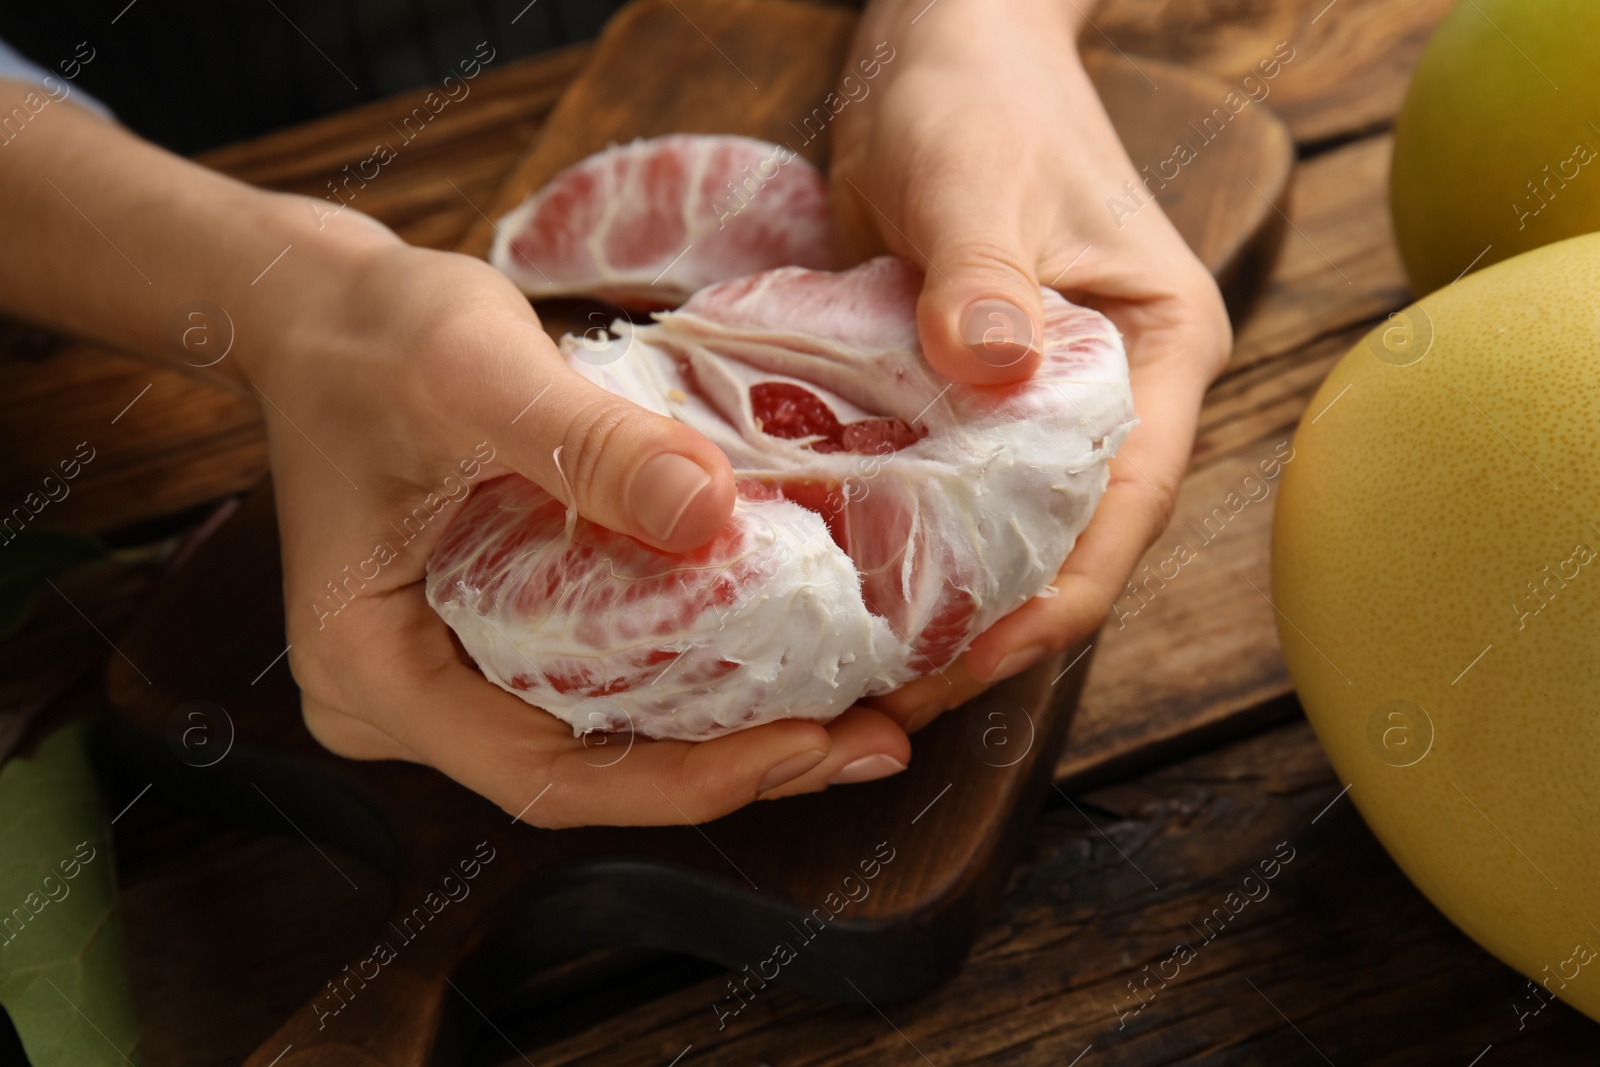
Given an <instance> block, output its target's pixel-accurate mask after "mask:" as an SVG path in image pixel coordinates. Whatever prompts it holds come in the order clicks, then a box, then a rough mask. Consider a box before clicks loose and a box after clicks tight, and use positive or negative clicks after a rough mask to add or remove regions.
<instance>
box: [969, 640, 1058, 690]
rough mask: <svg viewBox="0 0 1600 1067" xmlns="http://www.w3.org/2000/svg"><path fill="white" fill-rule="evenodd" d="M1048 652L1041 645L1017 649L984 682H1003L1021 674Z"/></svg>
mask: <svg viewBox="0 0 1600 1067" xmlns="http://www.w3.org/2000/svg"><path fill="white" fill-rule="evenodd" d="M1049 652H1050V650H1049V649H1048V648H1045V647H1044V646H1043V645H1029V646H1028V647H1027V648H1019V649H1017V650H1016V651H1015V652H1013V653H1011V654H1010V655H1009V656H1007V657H1006V658H1005V659H1003V660H1001V661H1000V663H999V665H998V666H996V667H995V669H994V673H993V674H991V675H989V677H988V678H986V679H984V681H986V682H1003V681H1005V680H1006V679H1007V678H1011V677H1014V676H1015V675H1018V674H1021V673H1022V672H1023V671H1025V670H1027V669H1028V668H1029V667H1031V666H1033V665H1034V664H1035V663H1038V662H1039V661H1040V660H1042V659H1044V658H1045V656H1046V655H1048V654H1049Z"/></svg>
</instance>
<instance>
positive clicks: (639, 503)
mask: <svg viewBox="0 0 1600 1067" xmlns="http://www.w3.org/2000/svg"><path fill="white" fill-rule="evenodd" d="M710 484H711V475H709V474H707V473H706V472H705V468H703V467H701V466H700V464H698V463H696V462H695V461H694V460H692V459H690V458H688V457H687V456H680V455H678V454H677V453H675V452H663V453H662V454H661V455H659V456H654V457H652V458H651V459H650V460H649V461H648V462H646V463H645V465H644V466H642V467H640V468H639V473H638V474H635V475H634V476H633V486H632V488H631V489H629V491H628V506H629V507H631V508H632V509H633V517H634V519H636V520H637V521H638V523H639V525H640V526H643V527H644V528H645V530H647V531H648V532H649V533H650V534H651V536H653V537H655V538H656V539H658V540H661V541H666V540H668V539H669V538H671V537H672V531H673V530H675V529H677V528H678V520H679V519H681V518H683V513H684V512H686V511H688V510H689V505H690V504H693V503H694V499H695V497H697V496H699V495H700V493H701V492H702V491H703V490H704V489H705V487H706V486H708V485H710Z"/></svg>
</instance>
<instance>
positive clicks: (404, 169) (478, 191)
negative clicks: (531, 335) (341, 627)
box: [0, 46, 588, 530]
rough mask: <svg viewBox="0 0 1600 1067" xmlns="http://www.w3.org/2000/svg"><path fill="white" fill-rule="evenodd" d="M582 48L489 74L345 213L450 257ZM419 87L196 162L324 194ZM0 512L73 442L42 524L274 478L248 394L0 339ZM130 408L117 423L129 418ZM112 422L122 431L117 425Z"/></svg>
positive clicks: (16, 338) (192, 501)
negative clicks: (89, 449) (78, 462)
mask: <svg viewBox="0 0 1600 1067" xmlns="http://www.w3.org/2000/svg"><path fill="white" fill-rule="evenodd" d="M587 55H588V50H587V47H586V46H582V47H577V48H571V49H566V50H564V51H561V52H557V53H552V54H550V55H547V56H539V57H536V58H534V59H528V60H522V61H520V62H517V63H508V64H506V65H505V66H504V67H502V68H500V69H498V70H497V69H495V68H494V67H492V66H491V67H490V68H488V69H486V70H485V71H484V72H483V73H482V74H481V75H480V76H479V77H478V78H477V79H475V80H474V81H472V82H470V83H468V84H470V85H471V86H472V87H473V88H472V90H471V93H470V94H469V95H468V96H467V97H465V98H464V99H462V100H461V101H460V102H459V103H457V104H452V105H450V108H449V109H448V110H447V111H444V112H441V113H440V116H439V118H438V119H437V121H436V122H434V123H432V124H430V125H429V126H428V127H426V128H425V129H424V130H423V132H422V133H420V134H418V135H417V136H416V139H415V140H414V141H413V142H412V143H410V144H403V145H401V146H400V148H399V149H398V150H397V152H396V159H395V160H394V162H393V163H392V164H390V165H389V166H387V167H386V168H385V169H384V171H383V172H382V173H381V174H380V176H379V178H377V179H374V180H373V181H372V182H371V183H370V184H369V185H368V186H367V187H366V188H365V189H362V190H360V191H359V193H358V198H357V199H356V200H355V201H353V203H354V205H355V206H356V207H358V208H360V209H361V210H362V211H365V212H367V213H369V214H371V215H373V216H374V217H376V218H378V219H380V220H381V221H383V222H384V223H386V224H387V225H389V226H391V227H393V228H394V229H395V230H396V231H397V232H399V233H400V235H401V236H402V237H404V238H405V239H406V240H408V241H411V242H412V243H414V244H421V245H427V246H429V247H433V248H448V247H451V246H452V245H454V244H455V243H456V241H458V240H459V239H460V237H461V234H462V233H463V232H464V231H465V230H466V227H467V224H468V222H469V221H470V220H471V219H473V218H476V217H477V211H476V208H475V207H474V205H475V204H476V203H480V202H484V201H487V199H488V198H489V196H490V194H492V193H493V191H494V190H495V189H496V188H498V187H499V185H500V184H501V181H502V180H503V178H504V175H505V171H506V170H507V168H509V167H510V166H511V165H512V164H513V163H514V162H515V161H517V160H518V159H520V158H521V157H522V156H523V155H524V154H525V153H526V151H527V148H528V144H529V143H530V142H531V141H533V140H534V139H535V138H536V136H537V133H538V130H539V128H540V126H541V125H542V123H543V121H544V118H545V116H546V115H547V114H548V113H549V111H550V108H551V107H552V106H553V105H554V103H555V100H556V97H557V96H559V94H560V92H561V90H562V89H563V88H564V87H565V86H566V84H567V83H568V82H569V81H570V80H571V78H572V76H573V75H574V73H575V72H576V71H577V70H578V69H579V68H580V67H581V66H582V64H583V62H584V61H585V59H586V58H587ZM426 92H427V90H419V91H418V92H415V93H407V94H404V95H401V96H398V97H395V98H393V99H390V100H383V101H378V102H376V103H373V104H369V105H366V106H364V107H361V108H357V109H355V110H353V111H349V112H345V113H341V114H339V115H334V116H331V117H329V118H327V119H322V120H319V121H317V122H313V123H309V124H307V125H304V126H297V127H294V128H292V129H288V130H283V131H280V132H278V133H274V134H271V135H269V136H267V137H263V138H259V139H257V140H255V141H251V142H249V143H248V144H242V145H235V146H230V147H227V148H222V149H218V150H216V151H213V152H209V153H207V154H205V155H204V156H202V157H200V161H201V162H203V163H205V164H207V165H208V166H212V167H215V168H217V169H219V170H221V171H223V172H225V173H228V174H231V175H233V176H235V177H237V178H240V179H242V180H244V181H249V182H253V183H255V184H258V185H262V186H264V187H266V188H271V189H277V190H281V191H288V192H298V193H303V194H306V195H309V196H319V195H323V194H325V193H326V192H327V188H326V184H327V182H328V181H330V180H332V179H334V178H335V177H337V176H338V175H339V174H340V172H341V169H342V168H343V167H344V166H346V165H347V164H354V163H356V162H358V161H360V160H362V159H364V158H366V157H367V156H368V155H370V154H371V152H372V149H373V146H374V144H375V143H376V142H378V141H380V140H388V141H396V142H397V141H399V140H400V138H399V137H398V136H397V135H396V134H395V132H394V130H393V128H392V126H391V125H390V124H391V123H392V122H394V121H396V120H398V119H399V118H401V117H403V116H405V115H406V114H408V113H409V112H410V111H411V109H412V108H414V107H416V106H417V105H418V104H419V103H420V101H421V100H422V98H423V96H424V95H426ZM7 339H9V341H10V344H9V346H7V347H0V454H3V455H4V456H5V457H6V462H5V463H4V464H3V465H0V507H4V508H7V509H9V508H11V507H13V506H15V505H17V504H20V503H21V501H22V499H23V497H24V496H26V494H27V493H29V492H30V491H32V490H34V489H35V488H36V483H37V480H38V479H39V478H41V477H43V475H44V474H45V473H47V472H48V471H49V470H51V469H53V468H54V467H55V465H56V464H57V463H58V462H59V461H60V460H61V459H63V458H66V457H69V456H71V455H72V453H73V449H74V448H75V447H76V446H77V444H78V443H79V442H80V441H88V442H89V443H90V444H91V445H92V446H93V447H95V448H97V449H98V450H99V454H100V457H101V458H99V459H98V460H97V462H95V463H91V464H90V465H88V466H87V467H85V468H84V470H83V473H82V475H81V476H80V477H79V478H78V479H77V480H76V481H75V482H74V485H73V493H72V495H71V496H69V497H68V498H67V499H66V500H64V501H62V502H61V503H60V504H59V505H51V508H50V510H49V511H48V512H47V513H46V516H44V517H42V520H43V518H47V520H48V522H49V523H50V524H51V525H54V526H58V527H62V528H67V529H80V530H107V529H112V528H115V527H118V526H121V525H123V524H126V523H132V522H138V521H142V520H145V519H149V518H152V517H154V516H158V515H165V514H170V513H172V512H175V511H182V510H184V509H186V508H189V507H192V506H194V505H196V504H199V503H202V502H204V501H207V500H213V499H215V498H217V497H219V496H222V495H224V494H227V493H235V492H240V491H242V490H245V489H248V488H249V487H251V486H253V485H256V484H258V483H259V482H260V481H261V479H262V478H263V477H265V476H266V473H267V449H266V437H265V433H264V430H263V427H262V423H261V414H260V410H259V408H258V407H257V405H256V402H255V401H254V400H253V399H252V398H249V397H246V396H242V395H240V394H237V393H233V392H229V391H227V390H225V389H220V388H217V387H216V386H215V385H213V384H211V383H210V382H209V381H201V380H199V379H197V378H192V377H189V376H188V375H185V374H182V373H180V372H178V371H175V370H170V369H167V368H165V367H158V366H154V365H152V364H150V363H147V362H145V361H143V360H140V359H135V358H133V357H130V356H127V355H123V354H121V353H119V352H116V351H115V350H113V349H110V348H107V347H105V346H103V345H98V344H88V343H82V342H74V341H66V342H60V341H58V342H55V343H52V344H42V343H41V342H40V338H39V335H38V334H37V333H36V332H32V331H18V330H12V331H9V333H8V334H6V335H4V336H3V337H0V345H3V344H4V341H5V340H7ZM147 385H148V386H150V391H149V392H148V393H145V394H144V395H143V397H142V398H141V399H139V401H138V403H137V404H134V406H133V407H132V408H130V409H129V410H128V411H127V413H126V414H124V415H122V417H121V418H118V417H117V416H118V413H119V412H121V410H122V408H123V407H124V406H125V405H127V404H129V403H130V402H131V401H133V400H134V398H135V397H138V396H139V395H140V393H141V392H142V391H143V390H144V388H145V387H146V386H147ZM113 419H116V422H115V423H113V421H112V420H113Z"/></svg>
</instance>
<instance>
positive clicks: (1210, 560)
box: [1056, 136, 1409, 784]
mask: <svg viewBox="0 0 1600 1067" xmlns="http://www.w3.org/2000/svg"><path fill="white" fill-rule="evenodd" d="M1390 145H1391V139H1390V138H1389V137H1388V136H1375V137H1368V138H1363V139H1362V140H1359V141H1356V142H1354V143H1352V144H1350V145H1347V146H1344V147H1342V148H1338V149H1335V150H1332V151H1328V152H1324V153H1321V154H1319V155H1318V156H1316V157H1315V158H1314V159H1312V160H1310V161H1309V162H1306V163H1303V164H1301V165H1300V167H1299V168H1298V169H1297V170H1296V172H1295V178H1294V183H1293V185H1292V186H1291V188H1290V191H1289V195H1288V197H1287V198H1286V199H1285V202H1284V203H1283V204H1282V205H1281V206H1282V208H1283V210H1284V212H1285V214H1286V215H1287V216H1288V218H1289V220H1290V222H1291V224H1292V225H1290V226H1289V227H1287V229H1286V231H1285V233H1284V238H1283V245H1282V247H1281V248H1280V250H1279V252H1278V256H1277V259H1276V261H1275V262H1274V264H1273V266H1272V269H1271V271H1270V272H1269V273H1268V275H1267V277H1266V280H1265V284H1264V286H1263V289H1262V292H1261V294H1260V296H1259V297H1258V298H1257V299H1256V301H1255V303H1254V304H1253V305H1252V306H1251V308H1250V310H1249V313H1248V314H1247V316H1246V317H1245V319H1244V321H1243V322H1241V323H1240V324H1239V325H1238V327H1237V329H1236V339H1235V345H1234V351H1233V356H1232V359H1231V360H1230V363H1229V368H1228V370H1227V371H1226V372H1225V373H1224V374H1223V376H1222V377H1221V378H1220V379H1218V381H1217V382H1216V384H1215V385H1214V386H1213V387H1212V388H1211V390H1210V392H1209V393H1208V394H1207V397H1206V402H1205V406H1204V407H1203V408H1202V410H1201V413H1200V427H1199V434H1198V437H1197V440H1196V442H1195V449H1194V453H1193V457H1192V459H1191V468H1190V472H1189V475H1188V477H1187V479H1186V480H1185V482H1184V484H1183V486H1182V488H1181V490H1180V491H1179V496H1178V503H1177V507H1176V508H1175V510H1174V512H1173V518H1172V521H1171V523H1170V524H1169V525H1168V527H1167V529H1166V531H1164V532H1163V534H1162V535H1161V536H1160V537H1158V538H1157V539H1156V542H1155V544H1154V545H1153V546H1152V547H1151V549H1150V551H1149V552H1147V553H1146V554H1145V556H1144V558H1143V560H1141V562H1140V565H1139V567H1138V568H1136V569H1135V571H1134V576H1133V582H1134V584H1135V585H1136V586H1137V587H1138V589H1137V590H1136V591H1129V592H1125V594H1124V596H1123V597H1122V598H1121V599H1120V600H1119V601H1118V603H1117V605H1116V607H1115V608H1114V609H1113V611H1112V615H1111V618H1110V619H1109V620H1108V621H1107V623H1106V626H1105V628H1104V629H1102V630H1101V633H1100V637H1099V640H1098V642H1097V645H1096V649H1095V661H1094V664H1093V665H1092V666H1091V667H1090V671H1089V681H1088V684H1087V686H1086V688H1085V690H1084V694H1083V700H1082V702H1081V704H1080V706H1079V709H1078V714H1077V715H1076V716H1075V717H1074V719H1073V723H1072V728H1071V733H1070V735H1069V737H1068V740H1067V747H1066V749H1065V750H1064V751H1063V753H1062V755H1061V759H1060V761H1059V762H1058V764H1057V767H1056V773H1057V778H1058V780H1060V781H1063V782H1074V783H1078V784H1082V783H1085V782H1092V781H1104V780H1105V779H1106V778H1107V777H1109V776H1113V775H1118V774H1127V773H1130V772H1132V771H1136V770H1140V769H1144V768H1148V767H1151V766H1155V765H1156V764H1158V763H1159V762H1161V761H1163V760H1166V759H1169V758H1171V757H1172V755H1173V754H1174V752H1181V751H1183V750H1184V749H1185V748H1186V747H1187V748H1189V749H1190V750H1192V748H1193V746H1195V745H1201V744H1205V743H1206V742H1207V741H1209V740H1211V739H1214V738H1217V737H1226V736H1238V735H1239V734H1240V733H1241V732H1243V731H1246V730H1249V729H1253V728H1255V727H1256V726H1259V725H1260V723H1261V721H1262V720H1263V717H1264V716H1265V717H1267V718H1270V717H1271V716H1272V715H1274V714H1276V713H1277V712H1276V709H1277V708H1278V707H1279V706H1280V705H1278V704H1275V703H1274V702H1275V701H1281V699H1282V698H1284V697H1285V696H1287V695H1288V693H1289V692H1290V681H1289V675H1288V672H1287V670H1286V669H1285V667H1284V665H1283V661H1282V657H1281V655H1280V653H1279V651H1278V637H1277V626H1276V623H1275V621H1274V618H1273V609H1272V606H1271V604H1270V603H1269V602H1268V600H1267V599H1266V597H1267V595H1270V593H1271V580H1270V576H1269V574H1268V566H1267V563H1268V557H1269V553H1270V549H1271V532H1272V510H1273V507H1274V506H1275V505H1276V502H1277V495H1276V482H1275V480H1273V479H1270V478H1263V477H1262V473H1263V471H1262V468H1261V463H1262V462H1263V461H1264V460H1268V459H1270V458H1271V457H1273V456H1274V455H1287V454H1289V453H1288V448H1289V445H1288V442H1289V439H1290V438H1291V436H1292V435H1293V432H1294V427H1295V425H1296V424H1297V423H1298V421H1299V420H1300V417H1301V415H1302V414H1303V413H1304V412H1305V407H1306V404H1307V403H1308V402H1309V401H1310V399H1311V396H1312V394H1313V393H1314V392H1315V391H1316V389H1317V386H1318V385H1320V384H1321V382H1322V379H1323V378H1324V377H1326V375H1327V373H1328V371H1329V370H1330V369H1332V367H1333V365H1334V363H1336V362H1337V361H1338V359H1339V358H1340V357H1341V356H1343V355H1344V353H1345V352H1346V351H1347V350H1348V349H1349V348H1350V347H1351V346H1352V345H1353V344H1355V343H1356V342H1357V341H1358V340H1359V339H1360V337H1361V335H1362V334H1363V333H1364V332H1365V331H1366V329H1367V328H1368V327H1369V326H1370V325H1371V323H1372V322H1373V321H1375V320H1377V319H1379V318H1381V317H1382V316H1383V315H1384V314H1386V313H1387V312H1388V311H1390V310H1393V309H1395V308H1398V307H1400V306H1402V305H1403V304H1404V303H1405V302H1406V301H1407V300H1408V299H1409V292H1408V289H1407V286H1406V281H1405V276H1404V273H1403V271H1402V269H1401V266H1400V258H1399V254H1398V252H1397V250H1396V249H1395V246H1394V236H1393V232H1392V230H1391V229H1390V227H1389V220H1388V211H1387V206H1386V197H1387V179H1388V159H1389V151H1390ZM1245 192H1247V193H1248V195H1251V196H1255V195H1256V194H1255V193H1253V192H1249V191H1248V190H1245ZM1315 414H1316V413H1315V412H1313V413H1312V415H1313V417H1314V416H1315ZM1247 478H1249V479H1253V480H1252V481H1247V480H1246V479H1247ZM1230 493H1231V494H1233V496H1232V497H1231V498H1230V496H1229V494H1230ZM1252 494H1253V495H1254V497H1256V498H1259V499H1252ZM1218 509H1221V510H1220V511H1219V510H1218ZM1180 546H1184V547H1186V548H1187V549H1188V550H1189V551H1188V552H1185V551H1183V550H1182V549H1181V548H1180ZM1191 553H1192V555H1193V559H1192V560H1190V561H1188V562H1183V561H1184V560H1187V559H1188V557H1189V555H1190V554H1191Z"/></svg>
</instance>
